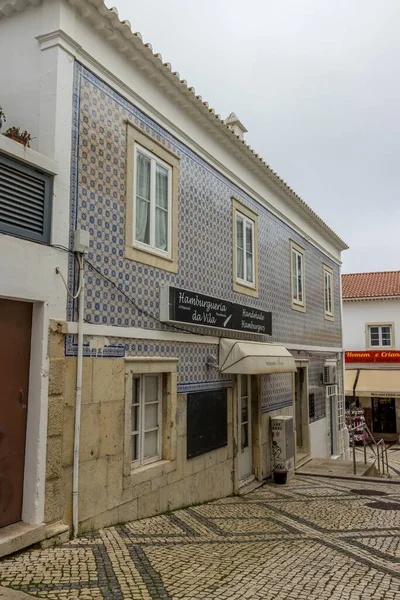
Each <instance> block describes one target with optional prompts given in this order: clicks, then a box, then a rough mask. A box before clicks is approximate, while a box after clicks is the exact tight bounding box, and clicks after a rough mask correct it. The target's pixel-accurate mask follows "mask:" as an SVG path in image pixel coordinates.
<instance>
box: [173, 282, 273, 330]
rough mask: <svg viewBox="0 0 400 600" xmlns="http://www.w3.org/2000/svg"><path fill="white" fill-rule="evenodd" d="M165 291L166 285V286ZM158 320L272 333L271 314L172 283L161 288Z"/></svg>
mask: <svg viewBox="0 0 400 600" xmlns="http://www.w3.org/2000/svg"><path fill="white" fill-rule="evenodd" d="M165 290H167V288H165ZM161 294H162V300H161V311H162V316H161V320H162V321H165V322H167V323H168V322H172V323H186V324H190V325H199V326H200V327H212V328H218V329H226V330H233V331H245V332H246V333H256V334H259V335H271V334H272V315H271V313H270V312H265V311H264V310H260V309H258V308H252V307H249V306H244V305H242V304H236V303H234V302H229V301H227V300H221V299H220V298H214V297H213V296H205V295H204V294H198V293H197V292H191V291H189V290H183V289H181V288H176V287H173V286H170V287H169V291H168V292H167V291H163V290H162V291H161Z"/></svg>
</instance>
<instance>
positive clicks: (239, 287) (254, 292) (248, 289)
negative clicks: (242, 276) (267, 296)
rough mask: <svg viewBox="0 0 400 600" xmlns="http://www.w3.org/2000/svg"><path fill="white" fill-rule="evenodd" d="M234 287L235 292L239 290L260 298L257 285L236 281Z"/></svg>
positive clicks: (241, 292) (240, 292)
mask: <svg viewBox="0 0 400 600" xmlns="http://www.w3.org/2000/svg"><path fill="white" fill-rule="evenodd" d="M232 287H233V291H234V292H238V293H239V294H246V295H247V296H252V297H253V298H258V290H257V288H256V287H255V286H253V287H252V286H249V285H245V284H242V283H238V282H237V281H234V282H233V286H232Z"/></svg>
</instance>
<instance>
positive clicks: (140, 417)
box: [124, 356, 178, 476]
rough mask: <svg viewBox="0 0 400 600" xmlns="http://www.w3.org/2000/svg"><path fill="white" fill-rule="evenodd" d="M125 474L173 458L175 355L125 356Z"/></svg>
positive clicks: (174, 449)
mask: <svg viewBox="0 0 400 600" xmlns="http://www.w3.org/2000/svg"><path fill="white" fill-rule="evenodd" d="M125 362H126V374H125V424H124V475H126V476H130V475H133V473H134V471H135V470H136V469H137V468H138V467H142V466H147V465H148V466H153V465H152V463H156V462H158V461H161V460H169V461H170V460H175V457H176V427H175V428H174V427H173V426H172V424H173V423H175V421H176V410H177V408H176V407H177V372H176V368H177V364H178V359H176V358H172V357H171V358H165V357H143V358H141V357H130V356H128V357H126V358H125Z"/></svg>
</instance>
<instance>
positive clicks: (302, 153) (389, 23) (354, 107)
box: [106, 0, 400, 273]
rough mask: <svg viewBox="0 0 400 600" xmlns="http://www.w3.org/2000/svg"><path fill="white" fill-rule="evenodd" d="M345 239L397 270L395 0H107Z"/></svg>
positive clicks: (374, 262) (398, 12)
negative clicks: (233, 117) (232, 117)
mask: <svg viewBox="0 0 400 600" xmlns="http://www.w3.org/2000/svg"><path fill="white" fill-rule="evenodd" d="M106 3H107V5H108V6H110V7H111V6H116V7H117V8H118V11H119V16H120V18H121V19H122V20H123V19H128V20H129V21H130V22H131V25H132V29H133V31H140V32H141V34H142V35H143V40H144V42H151V44H152V46H153V49H154V51H155V52H160V53H161V54H162V56H163V60H164V62H167V61H168V62H170V63H171V64H172V67H173V70H175V71H179V73H180V76H181V78H182V79H186V80H187V82H188V84H189V85H191V86H193V87H194V88H195V89H196V93H197V94H201V95H202V96H203V99H204V100H207V101H208V102H209V103H210V106H212V107H213V108H215V110H216V111H217V112H218V113H220V114H221V115H222V117H226V116H227V115H228V114H229V113H230V112H231V111H234V112H236V114H237V115H238V117H239V119H240V120H241V121H242V122H243V124H244V125H245V126H246V128H247V129H248V133H247V134H246V139H247V141H248V142H249V143H250V145H251V146H252V147H253V148H254V149H255V150H256V151H257V152H258V153H259V154H261V156H262V157H263V158H264V159H265V160H266V161H267V163H268V164H269V165H270V166H271V167H272V168H273V169H274V170H275V171H277V172H278V174H279V175H280V176H281V177H283V178H284V179H285V180H286V181H287V182H288V184H289V185H290V186H291V187H292V188H293V189H294V190H295V191H296V192H297V193H298V194H299V195H300V196H301V197H302V198H303V199H304V200H305V201H306V202H307V204H308V205H309V206H311V208H313V209H314V210H315V211H316V212H317V213H318V214H319V216H320V217H322V219H324V220H325V221H326V222H327V223H328V225H329V226H330V227H332V229H334V231H335V232H336V233H337V234H338V235H340V236H341V237H342V238H343V239H344V240H345V241H346V242H347V244H348V245H349V246H350V250H347V251H345V252H344V253H343V272H345V273H354V272H361V271H378V270H379V271H386V270H398V269H400V262H399V256H400V231H399V229H400V227H399V225H400V166H399V160H400V119H399V111H400V36H399V23H400V1H399V0H247V1H246V2H243V1H241V2H240V1H239V0H202V1H201V2H194V1H193V0H168V2H167V1H165V0H152V1H151V2H150V1H148V2H138V1H137V0H107V1H106Z"/></svg>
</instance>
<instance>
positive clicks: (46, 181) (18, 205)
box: [0, 156, 51, 242]
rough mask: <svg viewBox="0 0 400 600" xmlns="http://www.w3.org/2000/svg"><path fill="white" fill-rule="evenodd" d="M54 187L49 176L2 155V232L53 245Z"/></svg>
mask: <svg viewBox="0 0 400 600" xmlns="http://www.w3.org/2000/svg"><path fill="white" fill-rule="evenodd" d="M50 188H51V179H50V178H49V177H48V176H47V175H45V174H42V173H39V172H36V171H35V170H34V169H31V168H29V167H26V166H25V165H22V164H20V163H17V162H16V161H12V160H10V159H8V158H5V157H3V156H1V157H0V229H1V231H3V232H5V233H11V234H14V235H18V236H20V237H26V238H28V239H32V240H36V241H41V242H49V237H50V235H49V234H50V200H51V194H50Z"/></svg>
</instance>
